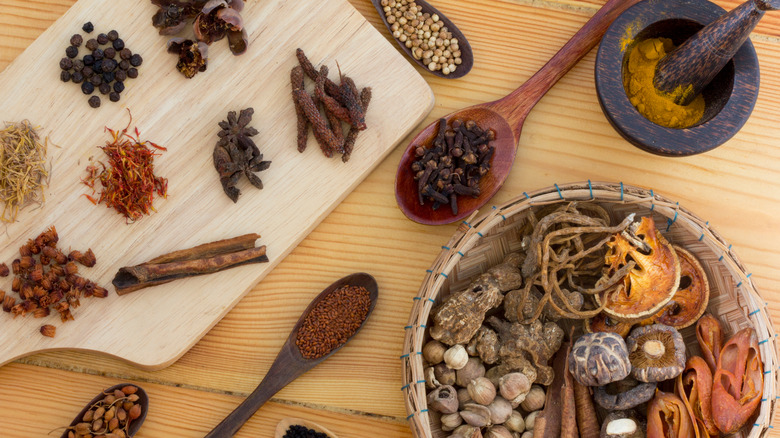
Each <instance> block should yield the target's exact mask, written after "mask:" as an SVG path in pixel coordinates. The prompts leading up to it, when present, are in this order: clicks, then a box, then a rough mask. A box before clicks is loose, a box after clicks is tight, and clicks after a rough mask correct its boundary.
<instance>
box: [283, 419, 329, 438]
mask: <svg viewBox="0 0 780 438" xmlns="http://www.w3.org/2000/svg"><path fill="white" fill-rule="evenodd" d="M296 425H297V426H303V427H306V428H307V429H311V430H313V431H315V432H319V433H324V434H325V435H326V436H327V437H328V438H338V437H337V436H336V434H335V433H333V432H331V431H329V430H328V429H326V428H325V427H323V426H320V425H319V424H317V423H315V422H313V421H309V420H304V419H303V418H292V417H290V418H283V419H282V421H280V422H279V424H277V425H276V432H274V438H282V437H284V435H285V434H286V433H287V429H289V428H290V426H296Z"/></svg>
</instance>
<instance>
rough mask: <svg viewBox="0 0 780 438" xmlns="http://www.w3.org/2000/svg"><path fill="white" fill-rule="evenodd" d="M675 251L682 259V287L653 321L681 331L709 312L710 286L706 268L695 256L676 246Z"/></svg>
mask: <svg viewBox="0 0 780 438" xmlns="http://www.w3.org/2000/svg"><path fill="white" fill-rule="evenodd" d="M674 251H675V252H676V253H677V257H679V259H680V286H679V287H678V289H677V292H676V293H675V294H674V296H673V297H672V299H671V300H669V302H668V303H666V305H664V307H663V308H662V309H661V311H659V312H658V313H656V314H655V316H654V317H653V320H654V321H655V322H657V323H660V324H666V325H670V326H672V327H674V328H676V329H678V330H679V329H682V328H685V327H688V326H690V325H693V324H694V323H695V322H696V321H698V320H699V318H700V317H701V316H702V315H703V314H704V311H705V310H707V303H708V302H709V300H710V284H709V282H708V281H707V274H705V273H704V268H702V267H701V264H699V261H698V260H696V257H694V256H693V254H691V253H690V252H688V251H686V250H684V249H683V248H680V247H679V246H677V245H674Z"/></svg>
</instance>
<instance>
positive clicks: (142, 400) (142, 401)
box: [60, 383, 149, 438]
mask: <svg viewBox="0 0 780 438" xmlns="http://www.w3.org/2000/svg"><path fill="white" fill-rule="evenodd" d="M125 386H135V387H136V388H138V391H136V394H137V395H138V401H137V402H136V404H139V405H141V416H140V417H138V418H136V419H135V420H133V421H131V422H130V427H129V428H128V430H127V437H128V438H130V437H132V436H134V435H135V434H136V433H138V429H140V428H141V425H142V424H143V423H144V420H145V419H146V412H147V411H148V410H149V396H148V395H146V391H144V390H143V388H141V387H140V386H138V385H135V384H133V383H120V384H118V385H114V386H112V387H110V388H107V389H105V390H103V392H101V393H100V394H98V395H96V396H95V398H93V399H92V400H90V402H89V403H87V405H86V406H84V409H82V410H81V412H79V413H78V415H76V417H75V418H74V419H73V421H71V423H70V426H68V427H73V426H75V425H77V424H79V423H82V418H84V414H86V413H87V411H88V410H89V409H90V408H91V407H92V406H93V405H94V404H95V403H97V402H98V401H100V400H102V399H103V398H104V397H105V396H106V395H108V394H111V393H113V392H114V390H117V389H120V390H121V389H122V388H124V387H125ZM68 431H69V429H66V430H65V431H64V432H63V433H62V435H61V436H60V438H68Z"/></svg>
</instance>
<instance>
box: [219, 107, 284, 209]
mask: <svg viewBox="0 0 780 438" xmlns="http://www.w3.org/2000/svg"><path fill="white" fill-rule="evenodd" d="M254 112H255V110H254V109H252V108H247V109H243V110H241V113H240V114H238V115H236V112H235V111H230V112H229V113H228V116H227V120H223V121H221V122H219V127H220V128H221V131H219V134H217V135H218V136H219V141H218V142H217V145H216V146H215V147H214V168H216V169H217V173H218V174H219V182H220V183H222V190H224V191H225V194H226V195H228V197H229V198H230V199H231V200H232V201H233V202H237V201H238V197H239V196H240V195H241V191H240V190H238V188H237V187H236V184H238V180H239V179H241V175H244V176H246V177H247V179H248V180H249V182H250V183H252V185H253V186H255V187H257V188H258V189H261V190H262V188H263V181H262V180H260V178H259V177H258V176H257V175H255V172H261V171H263V170H267V169H268V168H269V167H271V162H270V161H263V154H261V153H260V149H258V148H257V145H256V144H255V142H254V141H253V140H252V139H251V138H250V137H252V136H255V135H257V130H256V129H255V128H252V127H251V126H249V122H251V121H252V115H253V114H254Z"/></svg>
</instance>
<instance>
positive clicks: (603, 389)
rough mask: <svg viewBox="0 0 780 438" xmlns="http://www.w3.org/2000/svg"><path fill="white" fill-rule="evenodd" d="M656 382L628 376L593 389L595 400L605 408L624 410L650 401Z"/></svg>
mask: <svg viewBox="0 0 780 438" xmlns="http://www.w3.org/2000/svg"><path fill="white" fill-rule="evenodd" d="M655 388H656V383H655V382H637V381H636V380H635V379H633V378H631V377H626V378H625V379H623V380H620V381H618V382H612V383H609V384H607V385H604V386H598V387H596V388H595V389H594V390H593V400H594V401H595V402H596V403H598V404H599V406H601V407H602V408H604V409H607V410H610V411H624V410H626V409H631V408H634V407H637V406H639V405H641V404H642V403H645V402H648V401H650V399H651V398H653V395H655Z"/></svg>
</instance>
